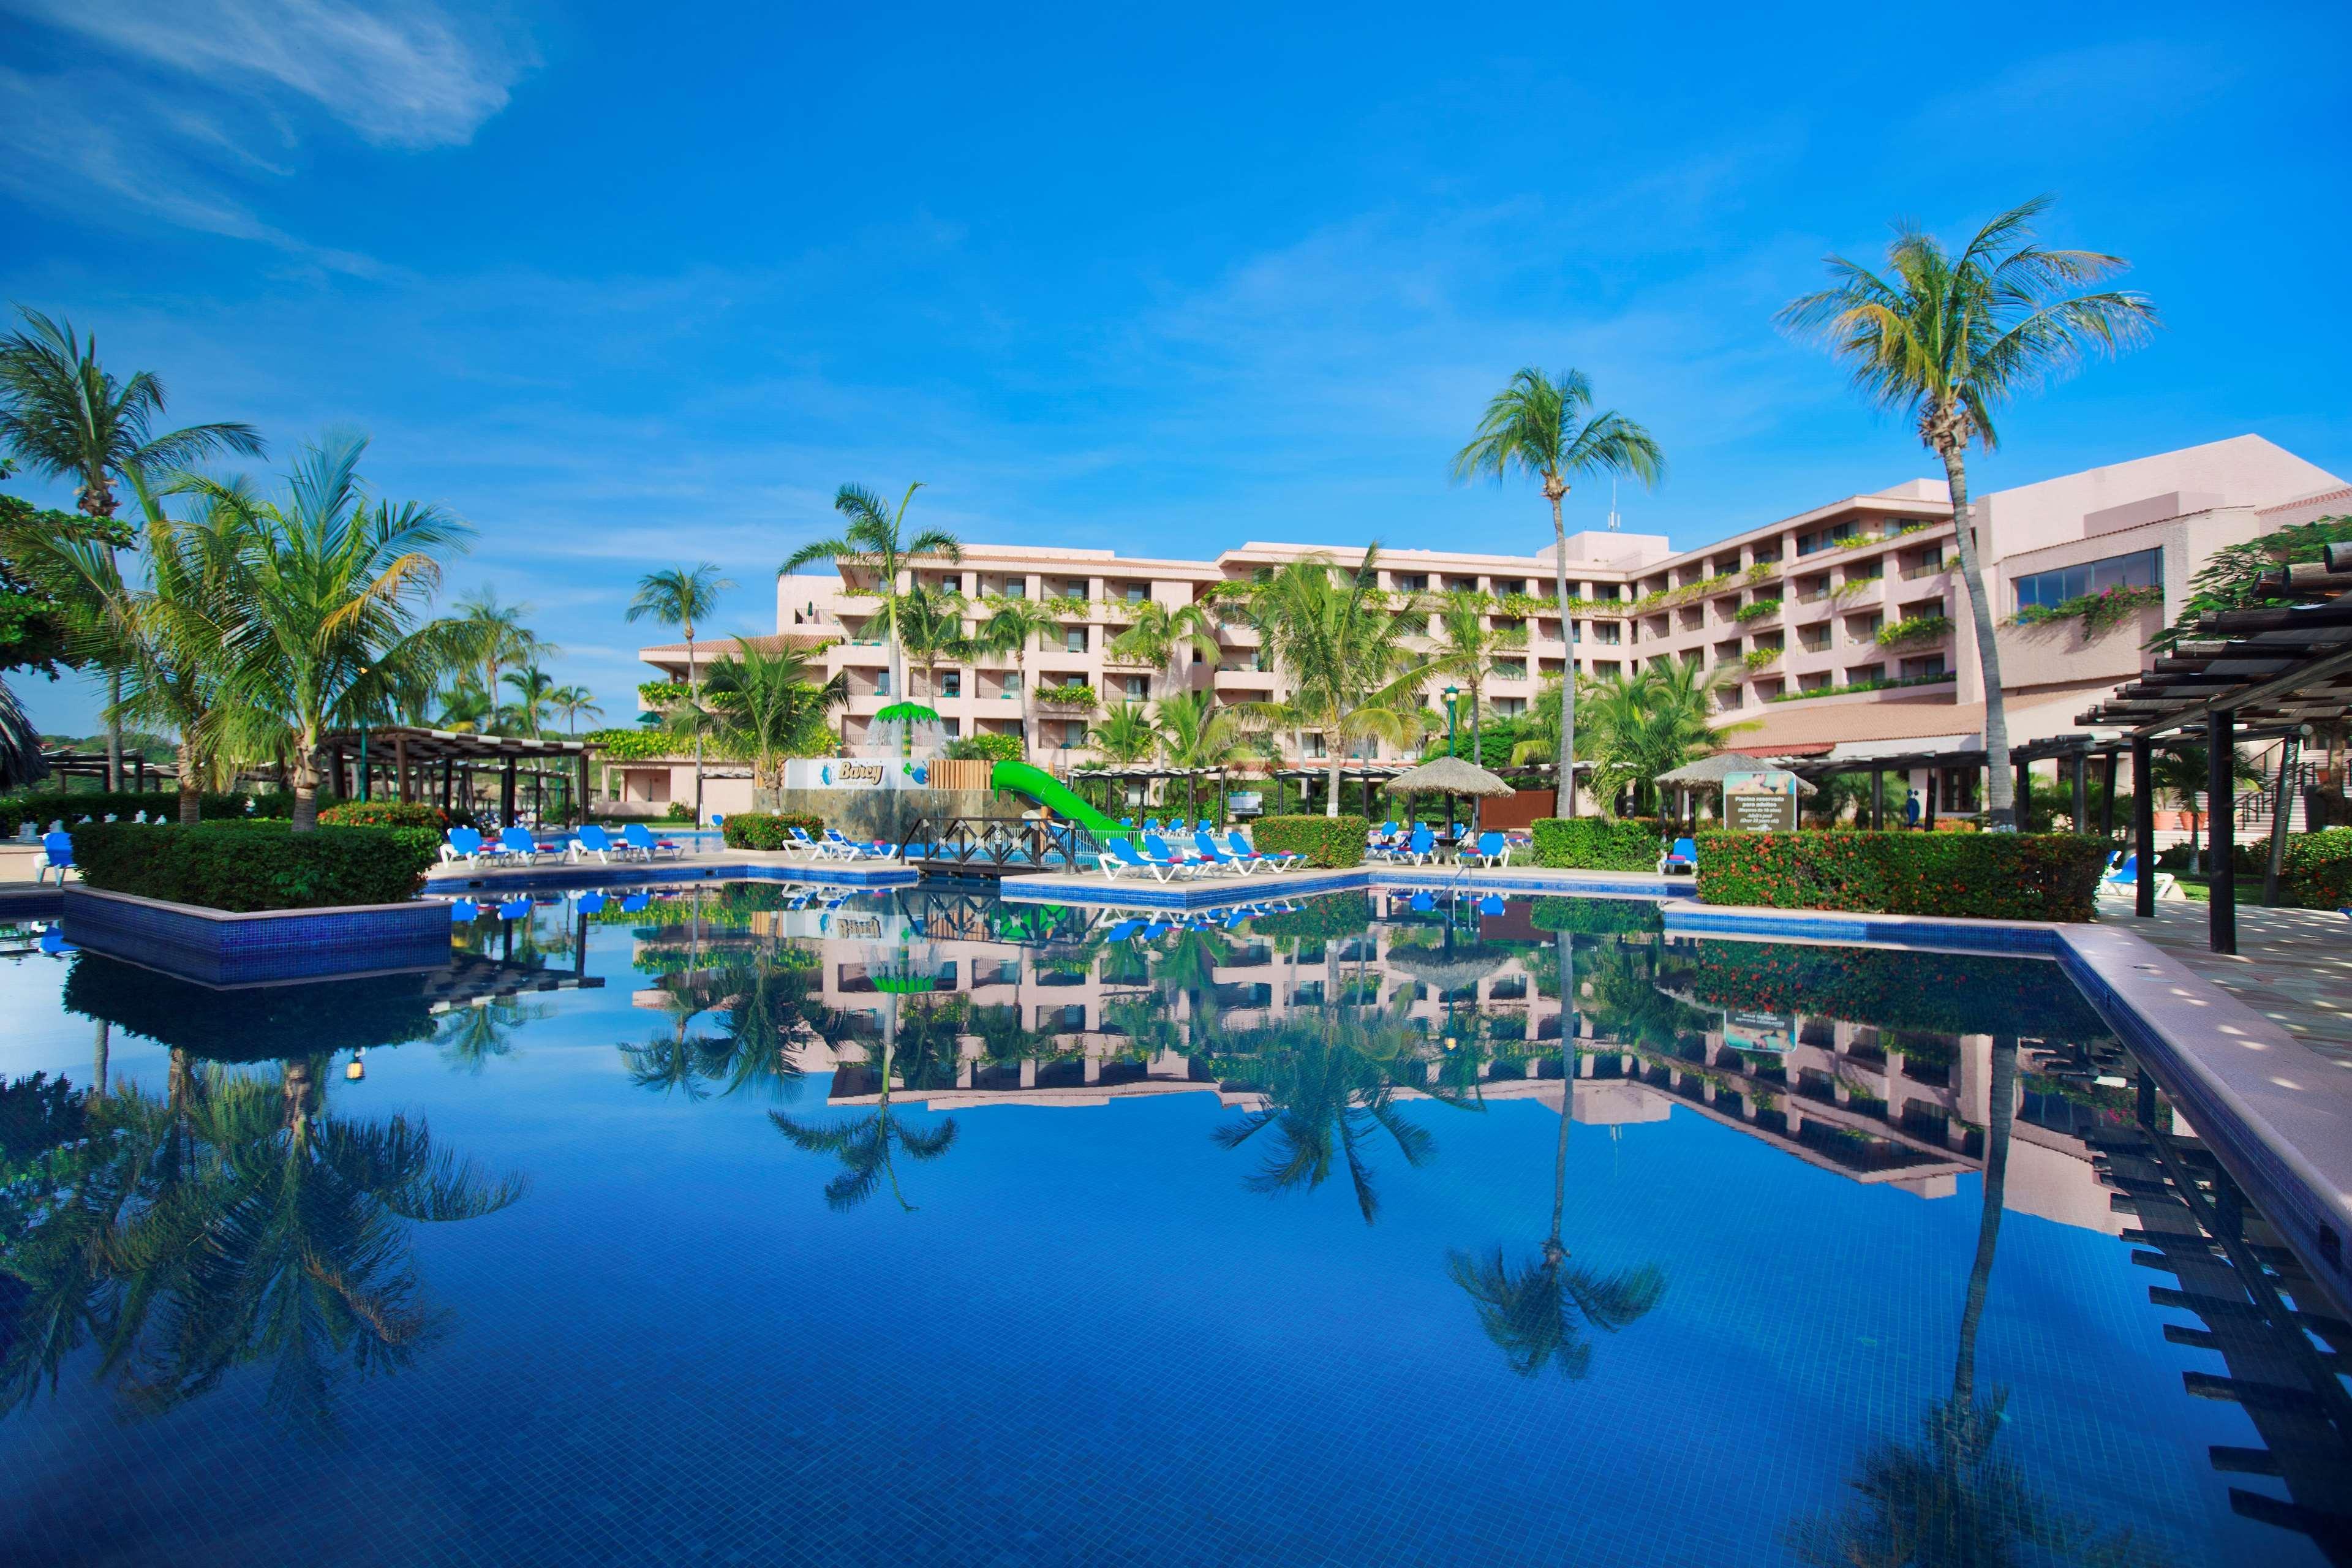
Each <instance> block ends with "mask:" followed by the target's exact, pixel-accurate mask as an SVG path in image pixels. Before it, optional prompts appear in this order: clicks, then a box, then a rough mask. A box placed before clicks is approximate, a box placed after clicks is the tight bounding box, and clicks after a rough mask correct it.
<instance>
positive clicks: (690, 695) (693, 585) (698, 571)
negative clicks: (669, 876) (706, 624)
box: [629, 561, 735, 824]
mask: <svg viewBox="0 0 2352 1568" xmlns="http://www.w3.org/2000/svg"><path fill="white" fill-rule="evenodd" d="M734 585H735V584H732V583H730V582H729V581H727V579H726V578H724V577H721V576H720V575H719V568H718V567H717V566H715V565H713V564H711V563H709V562H708V561H705V562H704V563H701V564H700V565H698V566H673V567H670V568H668V569H667V570H665V571H660V572H648V573H646V574H645V575H644V576H642V577H640V578H638V579H637V596H636V597H635V598H634V599H632V600H630V601H629V619H631V620H632V621H637V620H643V619H644V618H646V616H652V617H653V618H654V619H655V620H656V621H657V622H659V623H660V624H661V625H663V626H679V627H683V628H684V629H685V632H686V700H687V706H688V707H689V708H692V707H694V706H695V696H694V691H695V680H696V676H697V671H696V669H695V664H694V623H695V622H697V621H707V620H709V618H710V616H711V614H712V612H713V611H715V610H717V609H718V608H719V593H720V591H721V590H722V589H727V588H732V587H733V586H734ZM694 820H695V821H696V822H697V823H698V824H699V823H700V822H701V821H702V732H701V731H695V736H694Z"/></svg>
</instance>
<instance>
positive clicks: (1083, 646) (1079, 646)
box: [1062, 626, 1087, 653]
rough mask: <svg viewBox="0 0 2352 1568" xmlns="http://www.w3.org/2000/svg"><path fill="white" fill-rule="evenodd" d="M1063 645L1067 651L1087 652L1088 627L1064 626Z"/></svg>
mask: <svg viewBox="0 0 2352 1568" xmlns="http://www.w3.org/2000/svg"><path fill="white" fill-rule="evenodd" d="M1062 647H1063V648H1064V649H1065V650H1066V651H1067V652H1070V653H1084V652H1086V651H1087V628H1086V627H1084V626H1065V627H1063V628H1062Z"/></svg>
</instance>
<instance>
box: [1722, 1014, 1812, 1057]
mask: <svg viewBox="0 0 2352 1568" xmlns="http://www.w3.org/2000/svg"><path fill="white" fill-rule="evenodd" d="M1796 1033H1797V1021H1796V1019H1794V1018H1792V1017H1790V1016H1788V1015H1787V1014H1784V1013H1726V1014H1725V1015H1724V1016H1723V1043H1724V1044H1725V1045H1727V1046H1729V1047H1731V1048H1732V1049H1733V1050H1735V1051H1754V1052H1758V1053H1760V1054H1765V1055H1770V1056H1784V1055H1786V1054H1787V1053H1788V1049H1789V1046H1790V1042H1792V1041H1793V1040H1794V1039H1795V1038H1796Z"/></svg>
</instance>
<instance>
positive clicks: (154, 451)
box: [0, 310, 262, 790]
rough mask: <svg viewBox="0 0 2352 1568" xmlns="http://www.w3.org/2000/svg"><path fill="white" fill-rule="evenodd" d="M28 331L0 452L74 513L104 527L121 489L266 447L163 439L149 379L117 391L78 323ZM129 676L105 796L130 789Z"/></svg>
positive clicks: (113, 692) (117, 704) (111, 734)
mask: <svg viewBox="0 0 2352 1568" xmlns="http://www.w3.org/2000/svg"><path fill="white" fill-rule="evenodd" d="M19 313H20V314H21V315H22V316H23V318H24V325H23V326H21V327H19V328H18V329H17V330H16V331H14V332H11V333H10V334H9V335H8V336H7V337H5V338H0V450H5V451H7V452H10V453H13V454H14V455H15V457H16V460H17V461H18V462H20V463H22V464H23V465H24V466H25V468H26V469H27V470H28V471H30V472H32V473H35V474H39V475H41V476H43V477H45V478H48V479H71V480H72V481H73V482H74V484H75V486H76V488H77V490H78V493H77V495H76V498H75V504H76V505H77V506H78V507H79V508H80V510H82V511H83V512H84V513H85V514H87V515H89V516H90V517H93V518H99V519H101V520H103V519H110V518H112V517H113V516H114V512H115V508H116V507H117V505H118V504H119V502H118V501H117V500H116V499H115V494H114V481H115V480H117V479H121V480H124V481H126V482H130V481H131V480H132V476H134V475H141V476H148V477H152V479H156V480H158V481H160V480H161V479H163V478H165V477H166V476H169V475H170V474H172V473H173V472H174V471H175V470H178V469H181V468H188V467H190V466H192V465H194V464H196V463H199V462H202V461H204V460H205V458H213V457H217V456H220V455H222V454H224V453H228V452H237V453H241V454H243V455H244V456H246V457H248V458H257V457H259V456H260V455H261V452H262V444H261V437H260V436H259V434H258V433H257V432H256V431H255V430H254V428H253V426H250V425H245V424H239V423H234V422H232V423H225V424H217V425H191V426H187V427H185V428H184V429H180V430H167V431H160V432H159V431H157V430H156V429H155V428H154V425H155V423H156V422H157V421H158V420H160V419H161V418H162V417H163V402H164V397H163V383H162V382H160V381H158V380H156V379H155V377H154V376H153V375H152V374H150V373H148V372H146V371H143V370H142V371H140V372H138V373H137V374H133V375H132V376H131V379H130V380H128V381H117V380H116V379H115V378H114V377H113V376H112V375H110V374H107V372H106V371H105V369H104V368H103V367H101V366H100V364H99V363H98V340H97V339H96V338H94V337H93V338H87V339H85V338H80V337H78V336H76V335H75V332H74V330H73V324H72V323H71V322H70V321H52V320H51V319H50V318H49V317H47V316H45V315H43V314H41V313H40V312H39V311H38V310H20V312H19ZM122 676H123V672H122V670H121V668H113V669H110V671H109V673H108V690H107V725H106V787H107V788H108V789H110V790H119V789H121V787H122V723H121V716H120V715H119V714H118V713H117V711H116V710H118V709H120V708H121V704H122V688H121V681H122Z"/></svg>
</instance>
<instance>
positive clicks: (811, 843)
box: [788, 822, 825, 860]
mask: <svg viewBox="0 0 2352 1568" xmlns="http://www.w3.org/2000/svg"><path fill="white" fill-rule="evenodd" d="M788 831H789V832H790V833H791V834H792V836H793V841H792V844H791V846H790V847H792V848H794V849H805V850H807V851H808V852H809V858H810V859H812V860H822V859H824V858H825V847H824V845H822V844H820V843H818V842H817V841H816V840H815V839H814V838H811V837H809V831H808V829H807V828H805V827H803V826H801V825H800V824H799V823H797V822H796V823H794V824H793V826H792V827H791V828H790V829H789V830H788Z"/></svg>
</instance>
